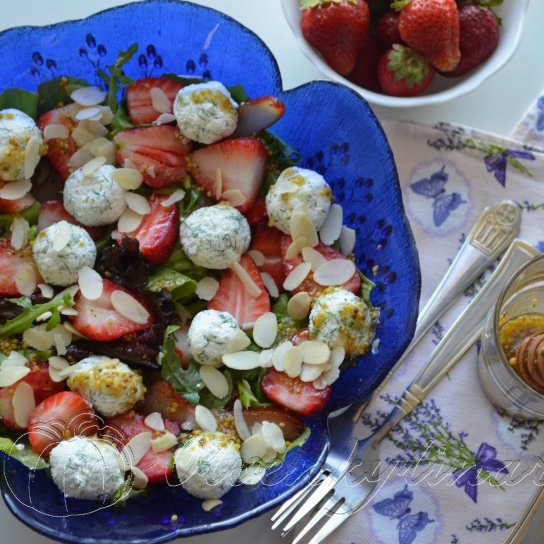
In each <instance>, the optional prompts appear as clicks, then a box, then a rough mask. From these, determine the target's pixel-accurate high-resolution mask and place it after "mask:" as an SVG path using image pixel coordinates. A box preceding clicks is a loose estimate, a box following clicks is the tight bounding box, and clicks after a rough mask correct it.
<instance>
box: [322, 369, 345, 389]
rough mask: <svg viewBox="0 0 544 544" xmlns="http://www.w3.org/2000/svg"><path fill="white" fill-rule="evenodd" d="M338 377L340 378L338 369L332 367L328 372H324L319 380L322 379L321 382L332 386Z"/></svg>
mask: <svg viewBox="0 0 544 544" xmlns="http://www.w3.org/2000/svg"><path fill="white" fill-rule="evenodd" d="M339 377H340V369H339V368H334V367H333V368H329V370H326V371H325V372H323V374H321V376H320V378H323V381H324V382H325V384H326V385H331V384H333V383H334V382H335V381H336V380H337V379H338V378H339ZM318 379H319V378H318Z"/></svg>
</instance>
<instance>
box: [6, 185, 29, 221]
mask: <svg viewBox="0 0 544 544" xmlns="http://www.w3.org/2000/svg"><path fill="white" fill-rule="evenodd" d="M2 186H3V184H2ZM34 202H36V199H35V198H34V197H33V196H32V195H31V194H30V193H27V194H26V195H25V196H22V197H21V198H18V199H17V200H5V199H4V198H0V213H9V214H11V215H15V214H18V213H21V212H22V211H24V210H26V209H27V208H30V206H32V204H34Z"/></svg>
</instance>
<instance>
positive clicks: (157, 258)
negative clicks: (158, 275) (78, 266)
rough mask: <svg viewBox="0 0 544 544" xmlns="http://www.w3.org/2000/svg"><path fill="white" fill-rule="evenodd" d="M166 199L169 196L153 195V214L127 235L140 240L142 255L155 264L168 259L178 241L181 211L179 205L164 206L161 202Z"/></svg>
mask: <svg viewBox="0 0 544 544" xmlns="http://www.w3.org/2000/svg"><path fill="white" fill-rule="evenodd" d="M166 199H168V195H158V194H153V195H151V197H150V198H149V204H150V205H151V213H149V214H148V215H146V216H145V217H144V218H143V220H142V222H141V223H140V226H139V227H138V229H137V230H135V231H133V232H130V233H128V234H125V236H129V237H131V238H136V239H137V240H138V242H139V244H140V253H141V254H142V255H143V256H144V257H145V258H146V259H147V260H148V261H150V262H152V263H153V264H161V263H162V262H164V261H165V260H166V259H168V257H169V256H170V254H171V253H172V251H173V249H174V246H175V245H176V241H177V239H178V232H179V210H178V207H177V204H170V206H163V205H162V204H161V202H164V201H165V200H166ZM118 243H120V240H118Z"/></svg>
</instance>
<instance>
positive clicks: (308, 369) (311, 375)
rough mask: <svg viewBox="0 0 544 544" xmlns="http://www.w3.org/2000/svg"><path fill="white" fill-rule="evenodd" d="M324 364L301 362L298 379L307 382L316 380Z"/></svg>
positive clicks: (322, 370) (323, 369)
mask: <svg viewBox="0 0 544 544" xmlns="http://www.w3.org/2000/svg"><path fill="white" fill-rule="evenodd" d="M324 366H325V365H308V364H306V363H303V364H302V369H301V370H300V375H299V379H300V381H302V382H306V383H308V382H313V381H314V380H317V378H319V376H321V374H322V373H323V372H324V371H325V368H324Z"/></svg>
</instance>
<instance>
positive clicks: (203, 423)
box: [195, 404, 217, 433]
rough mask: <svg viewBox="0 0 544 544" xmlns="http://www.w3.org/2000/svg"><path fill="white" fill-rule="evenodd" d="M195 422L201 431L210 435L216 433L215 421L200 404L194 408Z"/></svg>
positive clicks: (208, 411)
mask: <svg viewBox="0 0 544 544" xmlns="http://www.w3.org/2000/svg"><path fill="white" fill-rule="evenodd" d="M195 421H196V424H197V425H198V426H199V427H200V428H201V429H202V430H203V431H208V432H210V433H214V432H215V431H217V420H216V419H215V416H214V415H213V414H212V413H211V412H210V410H208V408H206V407H205V406H202V405H200V404H197V405H196V406H195Z"/></svg>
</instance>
